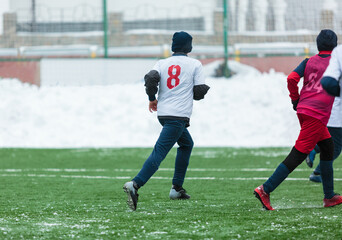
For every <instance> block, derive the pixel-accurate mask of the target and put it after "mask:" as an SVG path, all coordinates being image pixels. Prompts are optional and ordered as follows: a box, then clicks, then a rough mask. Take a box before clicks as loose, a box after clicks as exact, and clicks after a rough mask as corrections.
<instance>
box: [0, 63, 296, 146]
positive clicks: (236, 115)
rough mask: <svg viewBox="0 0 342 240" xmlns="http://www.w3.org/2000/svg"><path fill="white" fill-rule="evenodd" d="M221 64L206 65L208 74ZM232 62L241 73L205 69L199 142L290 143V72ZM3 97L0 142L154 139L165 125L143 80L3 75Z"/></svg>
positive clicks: (197, 115) (132, 142) (197, 112)
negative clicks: (52, 81)
mask: <svg viewBox="0 0 342 240" xmlns="http://www.w3.org/2000/svg"><path fill="white" fill-rule="evenodd" d="M218 64H219V63H217V62H216V63H213V64H211V65H208V66H206V68H205V69H206V71H207V75H208V76H210V75H212V70H213V69H214V68H215V66H216V65H218ZM229 64H230V67H231V68H232V70H233V71H234V72H237V74H236V75H235V76H234V77H232V78H231V79H230V80H227V79H224V78H218V79H217V78H213V77H208V78H207V84H208V85H209V86H210V87H211V89H210V91H209V93H208V95H207V96H206V97H205V99H204V100H202V101H199V102H195V104H194V111H193V116H192V118H191V126H190V127H189V131H190V133H191V134H192V136H193V139H194V142H195V145H196V146H236V147H240V146H291V145H293V144H294V141H295V139H296V137H297V135H298V133H299V124H298V121H297V118H296V114H295V112H294V111H293V110H292V106H291V103H290V98H289V97H288V92H287V88H286V76H285V75H284V74H282V73H275V72H270V73H267V74H266V73H260V72H258V71H257V70H255V69H253V68H250V67H248V66H244V65H241V64H239V63H236V62H229ZM132 82H134V81H132ZM0 97H1V101H0V112H1V115H0V147H37V148H70V147H152V146H153V145H154V143H155V141H156V139H157V138H158V136H159V133H160V130H161V126H160V125H159V123H158V121H157V118H156V113H153V114H151V113H150V112H149V111H148V99H147V96H146V94H145V89H144V86H143V82H140V83H131V84H122V85H121V84H113V85H107V86H83V87H48V86H43V87H41V88H38V87H36V86H32V85H28V84H22V83H21V82H19V81H18V80H13V79H4V80H1V81H0Z"/></svg>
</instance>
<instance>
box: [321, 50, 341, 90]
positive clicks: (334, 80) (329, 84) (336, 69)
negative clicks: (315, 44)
mask: <svg viewBox="0 0 342 240" xmlns="http://www.w3.org/2000/svg"><path fill="white" fill-rule="evenodd" d="M339 51H340V52H339ZM340 55H341V48H340V47H338V48H335V49H334V51H333V52H332V54H331V58H330V62H329V66H328V67H327V69H326V70H325V72H324V74H323V78H322V79H321V84H322V87H323V89H324V90H325V91H326V92H327V93H328V94H330V95H332V96H338V97H339V96H340V91H341V89H340V86H339V80H340V78H341V75H342V69H341V64H340V60H339V58H340V57H342V56H340Z"/></svg>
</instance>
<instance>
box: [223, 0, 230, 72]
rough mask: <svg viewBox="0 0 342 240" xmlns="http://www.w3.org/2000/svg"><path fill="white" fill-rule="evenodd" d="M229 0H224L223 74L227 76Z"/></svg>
mask: <svg viewBox="0 0 342 240" xmlns="http://www.w3.org/2000/svg"><path fill="white" fill-rule="evenodd" d="M227 2H228V0H223V44H224V66H223V74H224V76H225V77H226V78H228V77H229V67H228V7H227Z"/></svg>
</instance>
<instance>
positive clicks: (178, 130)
mask: <svg viewBox="0 0 342 240" xmlns="http://www.w3.org/2000/svg"><path fill="white" fill-rule="evenodd" d="M191 50H192V37H191V35H189V34H188V33H186V32H176V33H174V35H173V38H172V52H174V54H173V55H172V56H171V57H169V58H167V59H162V60H159V61H158V62H157V63H156V65H155V66H154V67H153V70H151V71H150V72H149V73H147V74H146V75H145V87H146V93H147V95H148V97H149V101H150V102H149V111H150V112H153V111H157V115H158V120H159V122H160V124H161V125H162V126H163V129H162V131H161V133H160V136H159V138H158V140H157V142H156V144H155V146H154V148H153V151H152V153H151V155H150V156H149V157H148V159H147V160H146V161H145V163H144V165H143V167H142V169H141V170H140V172H139V173H138V175H137V176H136V177H134V178H133V180H132V181H130V182H127V183H125V184H124V186H123V188H124V191H125V192H126V193H127V196H128V201H127V204H128V206H129V207H130V208H131V209H132V210H133V211H135V210H136V208H137V202H138V193H137V191H138V189H139V188H140V187H142V186H143V185H144V184H145V183H146V182H147V181H148V180H149V179H150V178H151V177H152V175H153V174H154V173H155V172H156V171H157V170H158V168H159V165H160V163H161V162H162V161H163V160H164V159H165V157H166V155H167V154H168V152H169V151H170V150H171V148H172V147H173V146H174V144H175V143H178V145H179V147H178V149H177V156H176V163H175V172H174V176H173V179H172V188H171V190H170V198H171V199H189V198H190V196H189V195H188V194H187V193H186V191H185V189H184V188H183V187H182V186H183V182H184V178H185V174H186V170H187V167H188V165H189V159H190V155H191V151H192V147H193V141H192V138H191V135H190V133H189V132H188V130H187V127H188V126H189V121H190V116H191V113H192V105H193V100H200V99H203V98H204V95H205V94H206V93H207V91H208V90H209V87H208V86H207V85H205V79H204V75H203V70H202V64H201V62H200V61H198V60H196V59H192V58H189V57H188V56H187V54H188V53H189V52H191ZM158 86H159V92H158ZM157 92H158V100H157V99H156V97H155V94H156V93H157Z"/></svg>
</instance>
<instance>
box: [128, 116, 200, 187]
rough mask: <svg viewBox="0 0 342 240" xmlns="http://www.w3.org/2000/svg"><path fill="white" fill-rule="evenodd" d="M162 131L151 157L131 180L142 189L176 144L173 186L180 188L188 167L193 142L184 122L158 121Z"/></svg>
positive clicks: (172, 120)
mask: <svg viewBox="0 0 342 240" xmlns="http://www.w3.org/2000/svg"><path fill="white" fill-rule="evenodd" d="M159 122H160V124H161V125H162V126H163V129H162V131H161V133H160V136H159V138H158V140H157V142H156V144H155V146H154V148H153V151H152V153H151V155H150V156H149V157H148V158H147V160H146V161H145V163H144V165H143V167H142V169H141V170H140V172H139V173H138V175H137V176H136V177H135V178H133V181H135V182H136V183H137V184H138V186H139V187H142V186H143V185H144V184H145V183H146V182H147V181H148V180H149V179H150V178H151V177H152V175H153V174H154V173H155V172H156V171H157V170H158V168H159V165H160V163H161V162H162V161H163V160H164V159H165V157H166V155H167V154H168V152H169V151H170V150H171V148H172V147H173V146H174V145H175V143H178V145H179V147H178V149H177V156H176V163H175V172H174V175H173V179H172V184H173V185H178V186H182V185H183V182H184V178H185V174H186V170H187V168H188V165H189V159H190V155H191V151H192V148H193V145H194V143H193V141H192V138H191V135H190V133H189V132H188V130H187V129H186V127H187V122H186V121H184V120H174V119H159Z"/></svg>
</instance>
